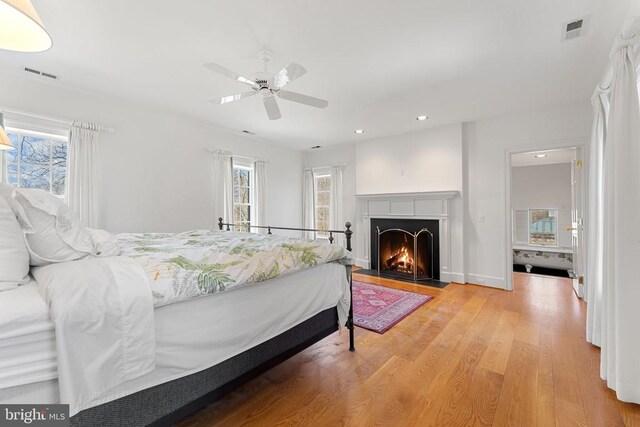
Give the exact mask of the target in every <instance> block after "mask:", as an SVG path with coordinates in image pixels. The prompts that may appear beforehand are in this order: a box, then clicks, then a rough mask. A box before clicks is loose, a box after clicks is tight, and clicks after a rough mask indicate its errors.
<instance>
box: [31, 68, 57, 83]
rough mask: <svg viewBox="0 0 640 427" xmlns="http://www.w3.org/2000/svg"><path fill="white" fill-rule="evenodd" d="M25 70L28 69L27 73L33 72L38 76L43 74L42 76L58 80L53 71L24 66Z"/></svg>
mask: <svg viewBox="0 0 640 427" xmlns="http://www.w3.org/2000/svg"><path fill="white" fill-rule="evenodd" d="M24 71H26V72H27V73H31V74H35V75H37V76H42V77H47V78H49V79H53V80H57V79H58V76H56V75H55V74H51V73H45V72H43V71H39V70H36V69H33V68H29V67H24Z"/></svg>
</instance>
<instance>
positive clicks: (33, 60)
mask: <svg viewBox="0 0 640 427" xmlns="http://www.w3.org/2000/svg"><path fill="white" fill-rule="evenodd" d="M33 4H34V6H35V7H36V8H37V10H38V12H39V14H40V16H41V18H42V20H43V21H44V23H45V26H46V27H47V29H48V30H49V32H50V33H51V35H52V37H53V39H54V46H53V48H52V49H51V50H50V51H48V52H45V53H42V54H35V55H25V54H17V53H11V52H5V51H0V69H4V70H7V71H12V72H17V71H19V70H20V69H21V68H22V67H24V66H29V67H33V68H36V69H40V70H42V71H46V72H49V73H53V74H57V75H59V76H60V83H59V84H63V85H67V86H70V87H73V88H78V89H83V90H88V91H92V92H97V93H103V94H108V95H114V96H118V97H121V98H124V99H128V100H133V101H137V102H141V103H144V104H148V105H151V106H153V107H155V108H161V109H166V110H170V111H174V112H177V113H180V114H184V115H188V116H192V117H196V118H199V119H202V120H206V121H208V122H210V123H212V124H214V125H217V126H221V127H225V128H229V129H233V130H237V131H239V130H242V129H248V130H251V131H253V132H255V133H256V134H257V135H258V136H259V137H262V138H266V139H269V140H272V141H274V142H277V143H280V144H282V145H286V146H290V147H296V148H300V149H306V148H309V147H310V146H312V145H316V144H321V145H323V146H324V145H334V144H338V143H343V142H353V141H358V140H362V139H369V138H374V137H382V136H388V135H392V134H401V133H406V132H412V131H417V130H421V129H424V128H427V127H432V126H437V125H443V124H448V123H453V122H460V121H470V120H476V119H478V118H482V117H489V116H495V115H500V114H504V113H508V112H513V111H523V110H531V109H535V108H540V107H543V106H546V105H552V104H564V103H570V102H574V101H578V100H587V99H588V98H589V96H590V95H591V92H592V89H593V87H594V86H595V84H596V82H597V80H598V79H599V77H600V75H601V74H602V71H603V70H604V67H605V64H606V60H607V56H608V51H609V48H610V47H611V45H612V41H613V37H614V36H615V35H616V34H617V32H618V31H619V30H620V28H621V26H622V24H623V20H624V17H625V14H626V12H627V9H628V4H629V0H562V1H558V0H535V1H532V0H484V1H472V0H403V1H401V2H399V1H393V0H349V1H344V0H322V1H318V0H269V1H266V2H257V1H244V2H238V1H220V0H215V1H214V0H189V1H181V2H178V1H168V0H153V1H152V0H136V1H131V0H110V1H86V0H57V1H45V0H33ZM583 16H589V23H588V28H587V35H586V36H584V37H582V38H579V39H575V40H571V41H567V42H562V41H561V28H562V24H563V23H565V22H567V21H570V20H572V19H575V18H580V17H583ZM264 47H268V48H269V49H271V50H272V51H273V52H274V53H275V57H274V58H273V61H272V64H271V66H272V70H273V71H277V70H278V69H280V68H282V67H283V66H285V65H286V64H287V63H289V62H293V61H295V62H298V63H300V64H302V65H303V66H304V67H305V68H306V69H307V70H308V73H307V74H306V75H305V76H303V77H302V78H300V79H299V80H297V81H295V82H293V83H292V84H291V85H290V86H289V87H288V89H290V90H293V91H298V92H302V93H305V94H308V95H312V96H316V97H320V98H324V99H327V100H329V107H328V108H327V109H325V110H318V109H314V108H310V107H306V106H303V105H298V104H294V103H291V102H287V101H284V100H279V103H280V108H281V110H282V115H283V118H282V119H281V120H278V121H269V120H268V119H267V117H266V114H265V112H264V109H263V106H262V103H261V102H260V100H259V99H258V98H249V99H246V100H242V101H239V102H237V103H233V104H228V105H223V106H218V105H213V104H210V103H209V102H208V101H209V100H210V99H213V98H218V97H220V96H223V95H230V94H234V93H237V92H240V91H242V90H245V89H246V87H245V86H244V85H242V84H241V83H238V82H234V81H232V80H229V79H226V78H224V77H222V76H219V75H216V74H214V73H212V72H210V71H208V70H206V69H205V68H203V67H202V64H203V63H205V62H217V63H219V64H221V65H223V66H225V67H227V68H230V69H232V70H236V71H238V72H240V73H241V74H247V75H250V74H252V73H254V72H256V71H259V70H260V69H261V62H260V61H259V60H258V58H257V55H256V52H257V51H258V50H260V49H262V48H264ZM423 113H424V114H428V115H429V116H430V119H429V120H427V121H424V122H418V121H416V120H415V116H416V115H418V114H423ZM356 128H362V129H365V131H366V132H365V134H364V135H355V134H354V133H353V130H354V129H356Z"/></svg>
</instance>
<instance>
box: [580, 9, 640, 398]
mask: <svg viewBox="0 0 640 427" xmlns="http://www.w3.org/2000/svg"><path fill="white" fill-rule="evenodd" d="M638 46H640V19H635V20H633V21H632V22H631V25H630V26H627V27H626V29H625V31H623V33H622V34H621V35H620V36H619V37H618V38H617V39H616V43H615V45H614V49H613V52H612V55H611V63H610V66H611V70H612V73H608V78H609V79H610V82H605V83H604V84H602V85H601V86H600V87H605V88H609V87H610V93H609V94H607V93H606V92H605V91H601V92H600V93H598V94H597V96H596V114H595V120H594V122H595V123H594V131H595V132H596V135H595V136H594V138H593V139H594V141H595V144H596V145H597V147H596V150H595V151H596V155H597V153H598V152H601V153H602V161H601V165H600V167H599V166H598V164H597V163H596V165H595V166H596V167H595V169H596V175H597V176H596V177H595V179H592V183H593V184H594V186H595V189H592V198H594V199H595V201H594V202H592V208H591V210H590V213H591V214H593V215H594V216H593V217H590V218H589V220H590V223H589V230H588V235H589V238H590V240H589V241H588V244H589V250H588V255H589V260H588V262H589V266H590V268H589V270H588V273H589V274H590V275H589V277H588V283H587V286H588V287H587V295H588V304H589V305H590V306H591V307H589V309H588V310H587V325H588V330H587V337H588V339H589V340H590V342H592V343H594V344H596V345H600V346H601V348H602V351H601V356H600V375H601V377H602V378H603V379H605V380H606V381H607V384H608V386H609V387H610V388H612V389H614V390H615V391H616V395H617V397H618V399H620V400H622V401H625V402H634V403H640V362H639V361H640V333H638V325H640V310H639V309H638V304H639V303H640V286H639V285H638V280H637V274H636V271H635V270H636V268H637V265H638V262H639V260H640V243H639V242H640V225H639V224H638V220H637V216H638V213H639V212H640V191H639V190H638V189H639V188H640V169H639V168H638V164H640V103H639V98H638V74H637V64H638V61H637V56H636V55H637V52H638ZM601 97H605V98H604V101H598V99H597V98H601ZM607 97H608V103H609V113H608V117H607V114H606V98H607ZM598 102H601V105H600V106H598V105H597V104H598ZM603 117H604V119H603ZM598 122H601V123H600V124H599V123H598ZM605 123H606V125H605ZM598 150H602V151H598ZM596 159H597V158H596ZM596 161H597V160H596ZM599 169H600V172H599V175H598V170H599ZM600 179H601V181H600ZM600 182H601V184H600V185H601V187H600V189H601V192H602V194H601V195H600V197H599V196H598V194H597V193H598V190H599V187H598V185H599V183H600ZM594 204H595V205H594ZM600 240H601V242H600ZM598 245H599V246H600V247H598Z"/></svg>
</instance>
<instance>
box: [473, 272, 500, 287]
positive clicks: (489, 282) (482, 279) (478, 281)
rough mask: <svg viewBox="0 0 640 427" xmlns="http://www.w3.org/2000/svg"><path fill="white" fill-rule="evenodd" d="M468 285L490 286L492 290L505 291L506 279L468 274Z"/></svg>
mask: <svg viewBox="0 0 640 427" xmlns="http://www.w3.org/2000/svg"><path fill="white" fill-rule="evenodd" d="M466 283H469V284H472V285H480V286H488V287H490V288H498V289H505V283H504V278H502V277H494V276H484V275H482V274H467V277H466Z"/></svg>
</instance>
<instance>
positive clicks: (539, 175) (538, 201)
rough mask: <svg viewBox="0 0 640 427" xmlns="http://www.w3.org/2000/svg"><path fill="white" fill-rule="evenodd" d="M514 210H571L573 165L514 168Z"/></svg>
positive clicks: (512, 186) (512, 169)
mask: <svg viewBox="0 0 640 427" xmlns="http://www.w3.org/2000/svg"><path fill="white" fill-rule="evenodd" d="M511 207H512V208H513V209H536V208H555V209H571V163H558V164H554V165H538V166H522V167H514V168H511Z"/></svg>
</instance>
